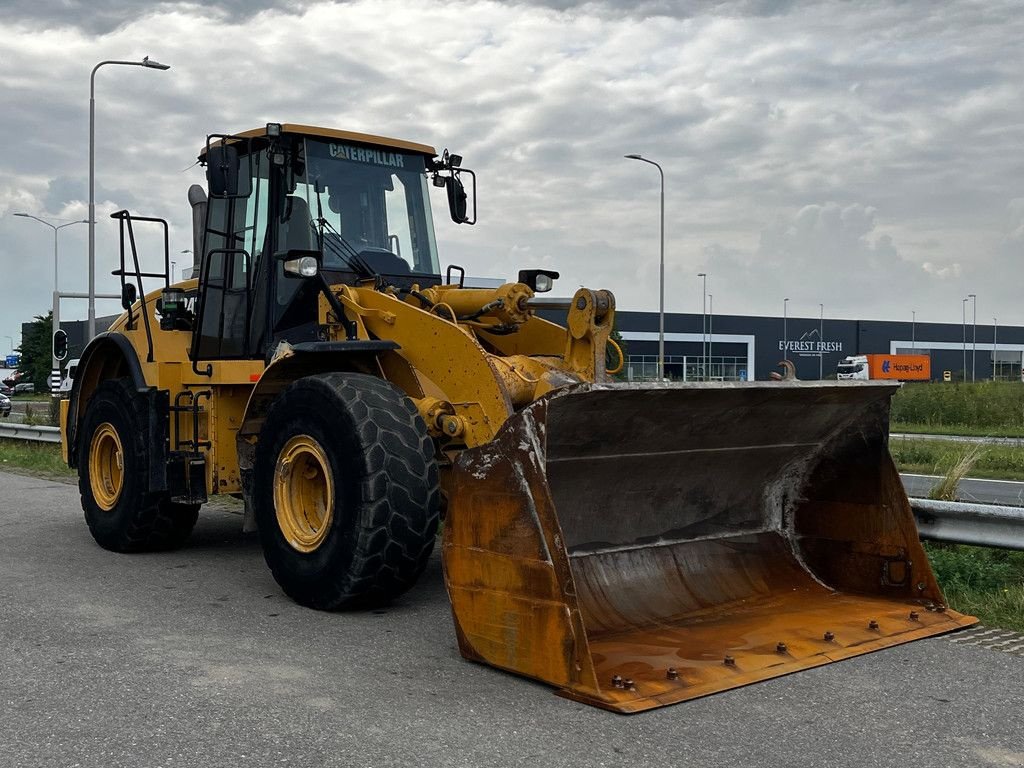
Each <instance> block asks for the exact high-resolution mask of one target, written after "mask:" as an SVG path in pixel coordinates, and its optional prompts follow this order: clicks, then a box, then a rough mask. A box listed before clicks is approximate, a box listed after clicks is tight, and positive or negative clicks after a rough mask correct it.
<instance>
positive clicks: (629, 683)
mask: <svg viewBox="0 0 1024 768" xmlns="http://www.w3.org/2000/svg"><path fill="white" fill-rule="evenodd" d="M622 687H623V688H625V689H626V690H627V691H635V690H636V685H634V684H633V681H632V680H630V679H629V678H628V677H627V678H626V679H625V680H623V681H622Z"/></svg>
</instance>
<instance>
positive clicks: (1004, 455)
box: [889, 438, 1024, 480]
mask: <svg viewBox="0 0 1024 768" xmlns="http://www.w3.org/2000/svg"><path fill="white" fill-rule="evenodd" d="M977 449H980V450H978V456H977V459H976V460H975V462H974V466H973V467H972V468H971V469H970V471H969V473H968V474H969V475H970V476H971V477H983V478H989V479H992V480H1024V449H1020V448H1016V447H1014V446H1011V445H985V446H977V445H975V444H972V443H966V444H965V443H957V442H953V441H948V442H947V441H945V440H914V439H913V438H896V439H893V440H890V441H889V450H890V451H891V452H892V457H893V459H894V460H895V461H896V466H897V467H898V468H899V470H900V472H914V473H919V474H922V475H944V476H945V475H948V474H949V473H950V471H951V470H952V469H953V468H954V467H955V466H956V465H957V464H958V463H959V462H960V461H961V460H962V458H963V457H964V456H965V454H967V453H968V452H970V451H972V450H977Z"/></svg>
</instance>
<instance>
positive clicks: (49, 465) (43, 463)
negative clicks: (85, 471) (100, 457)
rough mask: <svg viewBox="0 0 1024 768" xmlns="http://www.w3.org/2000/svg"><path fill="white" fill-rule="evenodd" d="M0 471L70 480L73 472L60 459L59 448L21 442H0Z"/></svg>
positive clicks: (50, 445)
mask: <svg viewBox="0 0 1024 768" xmlns="http://www.w3.org/2000/svg"><path fill="white" fill-rule="evenodd" d="M0 470H3V471H9V472H17V473H19V474H27V475H33V476H36V477H47V478H50V479H53V480H70V479H72V478H74V477H75V472H74V470H72V469H71V468H69V467H68V465H67V464H65V463H64V462H63V461H62V460H61V458H60V446H59V445H53V444H50V443H30V442H24V441H22V440H0Z"/></svg>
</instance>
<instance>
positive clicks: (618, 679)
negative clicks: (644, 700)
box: [612, 675, 625, 688]
mask: <svg viewBox="0 0 1024 768" xmlns="http://www.w3.org/2000/svg"><path fill="white" fill-rule="evenodd" d="M612 685H613V686H615V687H616V688H624V687H625V686H624V685H623V683H622V678H621V677H619V676H618V675H613V676H612Z"/></svg>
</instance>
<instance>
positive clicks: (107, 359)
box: [64, 332, 169, 491]
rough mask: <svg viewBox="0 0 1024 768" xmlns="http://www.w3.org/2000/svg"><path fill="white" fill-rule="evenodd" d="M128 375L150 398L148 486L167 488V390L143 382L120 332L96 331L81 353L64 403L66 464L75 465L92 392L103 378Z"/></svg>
mask: <svg viewBox="0 0 1024 768" xmlns="http://www.w3.org/2000/svg"><path fill="white" fill-rule="evenodd" d="M125 377H128V378H131V380H132V384H133V385H134V387H135V390H136V391H137V392H139V394H140V395H143V396H145V397H147V398H150V399H151V400H152V402H151V403H150V405H149V407H148V408H147V412H148V413H149V420H148V423H147V424H146V432H147V435H148V439H147V443H148V445H149V456H148V457H147V458H148V461H149V486H150V490H153V491H161V490H164V489H166V488H167V461H166V458H167V440H166V437H167V414H168V412H169V409H168V405H169V402H168V393H167V392H161V391H159V390H157V389H155V388H153V387H150V386H149V385H148V384H147V383H146V379H145V377H144V376H143V374H142V366H141V365H140V364H139V356H138V354H137V353H136V351H135V348H134V347H133V346H132V345H131V342H130V341H129V340H128V339H127V338H125V336H124V335H123V334H120V333H117V332H107V333H101V334H98V335H97V336H96V337H95V338H93V340H92V341H90V342H89V344H88V345H87V346H86V348H85V351H84V352H83V353H82V358H81V361H80V362H79V364H78V370H77V371H76V374H75V379H74V383H73V384H72V387H71V399H70V402H69V403H68V412H67V420H66V421H65V424H64V429H65V434H64V442H65V445H67V460H68V466H70V467H72V468H75V467H77V466H78V444H77V434H76V433H77V431H78V424H79V422H80V421H81V416H82V411H83V408H84V405H85V404H86V403H88V402H89V398H90V397H92V393H93V392H95V391H96V388H97V387H98V386H99V385H100V384H101V383H102V382H104V381H106V380H107V379H121V378H125Z"/></svg>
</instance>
